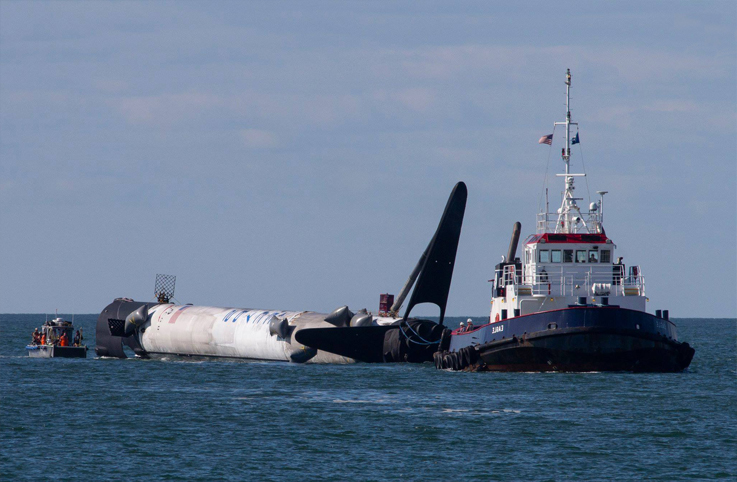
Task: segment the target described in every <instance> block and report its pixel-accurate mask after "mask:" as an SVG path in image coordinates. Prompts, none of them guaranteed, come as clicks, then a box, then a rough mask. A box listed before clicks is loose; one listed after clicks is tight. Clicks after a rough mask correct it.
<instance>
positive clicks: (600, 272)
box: [502, 265, 645, 296]
mask: <svg viewBox="0 0 737 482" xmlns="http://www.w3.org/2000/svg"><path fill="white" fill-rule="evenodd" d="M547 268H548V269H549V270H550V271H548V270H547V269H542V270H540V271H538V272H535V273H532V272H529V271H527V270H526V271H525V272H524V273H520V272H519V270H516V269H515V267H514V266H505V267H504V272H503V276H502V284H503V286H509V285H515V286H516V291H517V293H518V294H520V295H533V296H540V295H554V296H645V277H644V276H642V271H641V269H640V267H639V266H630V269H629V273H625V269H624V266H621V265H605V266H589V267H587V268H586V269H585V270H582V269H581V268H579V269H577V270H572V269H566V268H565V267H564V266H554V267H553V266H548V267H547Z"/></svg>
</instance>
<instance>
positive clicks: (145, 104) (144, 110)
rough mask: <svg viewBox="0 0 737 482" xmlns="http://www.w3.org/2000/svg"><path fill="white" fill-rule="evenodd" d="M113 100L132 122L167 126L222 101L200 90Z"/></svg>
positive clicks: (215, 105) (218, 104) (216, 105)
mask: <svg viewBox="0 0 737 482" xmlns="http://www.w3.org/2000/svg"><path fill="white" fill-rule="evenodd" d="M112 104H113V105H114V106H115V107H116V108H117V109H118V110H119V111H120V113H121V114H122V115H123V116H124V117H125V119H126V120H127V121H128V122H129V123H130V124H145V125H157V126H166V125H171V124H174V123H176V122H179V121H181V120H184V119H189V118H192V117H194V116H196V115H197V114H199V113H201V112H202V111H205V110H208V109H212V108H215V107H218V106H220V105H221V104H222V101H221V99H220V97H219V96H216V95H212V94H203V93H199V92H188V93H177V94H162V95H155V96H146V97H126V98H120V99H115V100H113V101H112Z"/></svg>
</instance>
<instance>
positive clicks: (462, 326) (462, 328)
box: [458, 321, 466, 333]
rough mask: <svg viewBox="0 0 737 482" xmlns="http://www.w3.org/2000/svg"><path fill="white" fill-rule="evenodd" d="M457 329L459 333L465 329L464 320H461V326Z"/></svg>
mask: <svg viewBox="0 0 737 482" xmlns="http://www.w3.org/2000/svg"><path fill="white" fill-rule="evenodd" d="M458 331H460V332H461V333H463V332H464V331H466V324H465V323H464V322H462V321H461V328H460V329H459V330H458Z"/></svg>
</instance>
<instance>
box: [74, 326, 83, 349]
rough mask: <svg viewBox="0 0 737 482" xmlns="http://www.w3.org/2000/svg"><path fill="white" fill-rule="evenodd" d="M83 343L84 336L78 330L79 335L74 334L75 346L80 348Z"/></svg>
mask: <svg viewBox="0 0 737 482" xmlns="http://www.w3.org/2000/svg"><path fill="white" fill-rule="evenodd" d="M81 341H82V334H81V333H80V332H79V330H77V333H75V334H74V346H79V343H80V342H81Z"/></svg>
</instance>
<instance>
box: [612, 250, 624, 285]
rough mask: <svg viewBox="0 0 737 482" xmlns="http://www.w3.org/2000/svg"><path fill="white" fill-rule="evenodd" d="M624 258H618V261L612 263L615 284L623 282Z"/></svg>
mask: <svg viewBox="0 0 737 482" xmlns="http://www.w3.org/2000/svg"><path fill="white" fill-rule="evenodd" d="M623 259H624V258H622V257H621V256H620V257H618V258H617V262H616V263H614V264H613V265H612V271H613V273H612V283H613V284H615V285H621V284H622V278H623V277H624V263H623V262H622V260H623Z"/></svg>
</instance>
